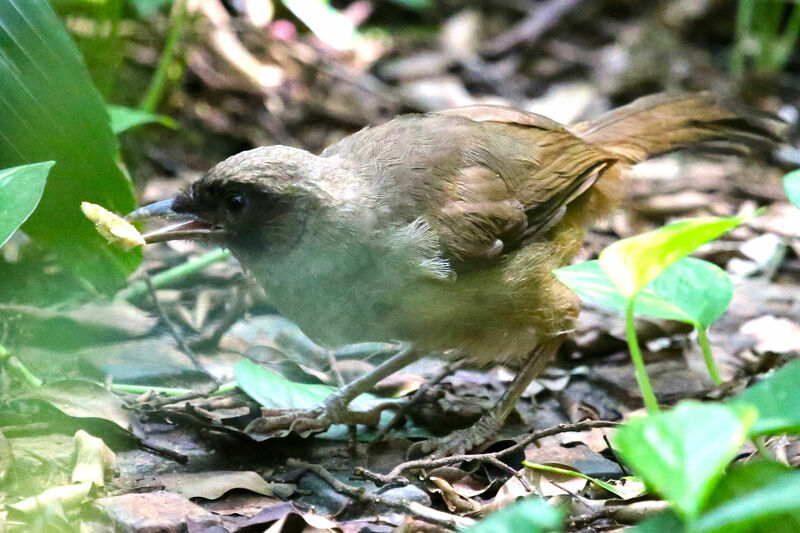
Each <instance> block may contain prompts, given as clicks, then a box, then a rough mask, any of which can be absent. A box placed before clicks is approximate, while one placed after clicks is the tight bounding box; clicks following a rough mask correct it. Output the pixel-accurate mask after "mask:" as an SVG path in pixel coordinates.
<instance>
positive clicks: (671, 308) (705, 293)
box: [555, 257, 733, 328]
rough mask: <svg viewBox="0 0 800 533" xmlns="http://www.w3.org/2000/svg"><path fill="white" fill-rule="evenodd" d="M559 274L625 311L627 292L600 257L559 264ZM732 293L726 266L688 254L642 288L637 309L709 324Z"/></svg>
mask: <svg viewBox="0 0 800 533" xmlns="http://www.w3.org/2000/svg"><path fill="white" fill-rule="evenodd" d="M555 275H556V277H557V278H558V279H559V281H561V282H562V283H563V284H564V285H566V286H567V287H569V288H570V289H572V290H573V291H575V292H576V293H578V295H579V296H580V297H581V298H583V299H585V300H588V301H590V302H592V303H593V304H595V305H598V306H600V307H604V308H606V309H611V310H613V311H619V312H620V313H625V309H626V308H627V299H626V298H625V295H624V294H622V292H620V290H619V289H618V288H617V286H616V285H615V284H614V282H613V281H611V278H609V276H608V274H606V271H605V270H603V268H602V267H601V266H600V263H599V262H598V261H596V260H595V261H586V262H585V263H578V264H575V265H570V266H567V267H564V268H559V269H558V270H556V271H555ZM732 297H733V283H731V281H730V278H729V277H728V275H727V274H726V273H725V271H724V270H722V269H721V268H719V267H718V266H717V265H715V264H713V263H709V262H708V261H703V260H702V259H696V258H694V257H684V258H682V259H680V260H678V261H677V262H675V263H674V264H672V265H671V266H669V267H667V268H666V270H664V272H662V273H661V275H659V276H658V277H657V278H656V279H655V280H653V281H652V282H650V283H649V284H648V285H647V286H646V287H644V288H643V289H641V290H640V291H639V293H638V294H637V295H636V303H635V305H634V313H635V314H636V315H639V316H649V317H652V318H663V319H667V320H678V321H680V322H686V323H689V324H692V325H700V326H702V327H704V328H707V327H708V326H710V325H711V324H713V323H714V322H715V321H716V320H717V319H718V318H719V317H720V316H721V315H722V313H724V312H725V310H726V309H727V308H728V305H729V304H730V301H731V298H732Z"/></svg>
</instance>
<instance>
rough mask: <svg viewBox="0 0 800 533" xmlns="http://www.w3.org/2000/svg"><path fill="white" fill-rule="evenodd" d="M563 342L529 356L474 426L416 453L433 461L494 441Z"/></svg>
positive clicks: (558, 339)
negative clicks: (523, 395)
mask: <svg viewBox="0 0 800 533" xmlns="http://www.w3.org/2000/svg"><path fill="white" fill-rule="evenodd" d="M562 342H564V336H563V335H559V336H557V337H553V338H550V339H548V340H546V341H544V342H542V343H541V344H540V345H539V346H537V347H536V349H534V350H533V351H532V352H531V353H530V354H529V356H528V360H527V362H526V363H525V366H524V367H522V369H520V371H519V372H518V373H517V376H516V377H515V378H514V381H512V382H511V384H510V385H509V387H508V388H507V389H506V391H505V393H504V394H503V396H502V397H501V398H500V401H498V402H497V404H495V406H494V407H492V409H491V410H489V411H488V412H487V413H485V414H484V415H483V416H482V417H481V418H480V420H478V421H477V422H476V423H475V424H474V425H473V426H471V427H468V428H465V429H459V430H457V431H454V432H452V433H450V434H449V435H447V436H445V437H441V438H438V439H431V440H427V441H425V442H422V443H420V444H419V447H418V448H417V450H416V453H419V455H428V456H429V457H431V458H438V457H445V456H448V455H460V454H463V453H465V452H466V451H469V450H471V449H473V448H475V447H477V446H479V445H480V444H483V443H484V442H486V441H487V440H489V439H491V438H492V437H494V436H495V435H496V434H497V433H498V432H499V431H500V429H501V428H502V427H503V422H504V421H505V419H506V418H508V415H510V414H511V413H512V412H513V411H514V408H515V406H516V404H517V400H519V398H520V397H521V396H522V393H523V392H525V389H527V388H528V385H529V384H530V382H531V381H532V380H533V378H535V377H536V376H537V375H539V374H540V373H541V372H542V370H544V368H545V367H546V366H547V364H548V363H549V362H550V360H551V359H552V358H553V357H554V356H555V354H556V352H557V351H558V348H559V346H561V343H562ZM416 453H415V455H416Z"/></svg>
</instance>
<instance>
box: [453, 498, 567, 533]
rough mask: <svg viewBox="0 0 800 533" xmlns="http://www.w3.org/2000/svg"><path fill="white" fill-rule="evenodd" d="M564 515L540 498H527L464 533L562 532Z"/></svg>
mask: <svg viewBox="0 0 800 533" xmlns="http://www.w3.org/2000/svg"><path fill="white" fill-rule="evenodd" d="M562 520H563V513H562V512H561V511H560V510H559V509H557V508H555V507H551V506H549V505H548V504H547V503H545V501H544V500H542V499H540V498H535V497H531V498H526V499H524V500H521V501H518V502H517V503H514V504H512V505H509V506H508V507H505V508H503V509H501V510H499V511H496V512H494V513H492V514H490V515H489V516H488V517H486V518H484V519H483V520H481V521H480V522H478V523H476V524H475V525H473V526H472V527H469V528H467V529H466V530H464V533H520V532H525V533H539V532H542V531H561V522H562Z"/></svg>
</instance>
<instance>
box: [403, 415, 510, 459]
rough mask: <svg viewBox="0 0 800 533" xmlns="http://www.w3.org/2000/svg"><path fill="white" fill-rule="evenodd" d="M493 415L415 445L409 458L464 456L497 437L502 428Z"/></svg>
mask: <svg viewBox="0 0 800 533" xmlns="http://www.w3.org/2000/svg"><path fill="white" fill-rule="evenodd" d="M502 425H503V424H502V422H498V421H497V419H496V418H494V417H493V416H491V415H487V416H484V417H482V418H481V419H480V420H478V422H476V423H475V424H474V425H472V426H470V427H468V428H464V429H459V430H456V431H453V432H452V433H450V434H449V435H446V436H444V437H439V438H436V439H428V440H426V441H422V442H418V443H416V444H414V445H413V446H412V447H411V449H410V450H409V454H408V455H409V457H411V458H421V457H427V458H428V459H439V458H441V457H449V456H452V455H463V454H465V453H466V452H468V451H471V450H474V449H475V448H477V447H478V446H480V445H482V444H484V443H485V442H486V441H488V440H489V439H491V438H492V437H494V436H495V435H497V433H498V432H499V431H500V428H501V427H502Z"/></svg>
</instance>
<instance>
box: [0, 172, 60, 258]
mask: <svg viewBox="0 0 800 533" xmlns="http://www.w3.org/2000/svg"><path fill="white" fill-rule="evenodd" d="M54 164H55V163H54V162H53V161H46V162H44V163H33V164H32V165H23V166H21V167H14V168H7V169H5V170H0V247H2V246H3V245H4V244H5V243H6V241H7V240H8V239H9V237H11V234H13V233H14V232H15V231H17V228H19V227H20V226H21V225H22V223H23V222H25V221H26V220H28V217H29V216H31V213H33V210H34V209H36V206H37V205H38V204H39V199H41V197H42V192H44V184H45V182H46V181H47V173H48V172H49V171H50V168H51V167H52V166H53V165H54Z"/></svg>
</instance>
